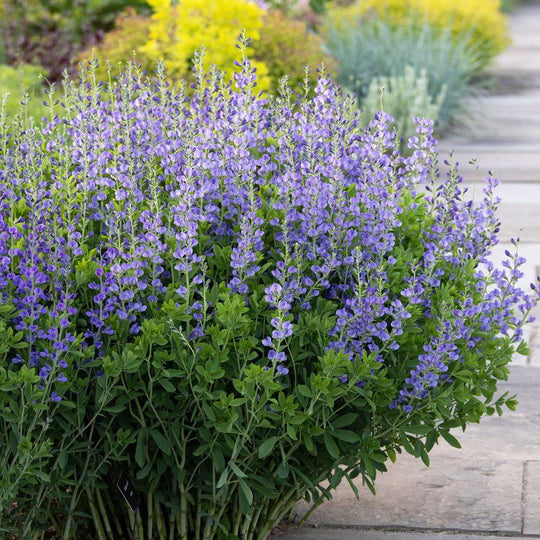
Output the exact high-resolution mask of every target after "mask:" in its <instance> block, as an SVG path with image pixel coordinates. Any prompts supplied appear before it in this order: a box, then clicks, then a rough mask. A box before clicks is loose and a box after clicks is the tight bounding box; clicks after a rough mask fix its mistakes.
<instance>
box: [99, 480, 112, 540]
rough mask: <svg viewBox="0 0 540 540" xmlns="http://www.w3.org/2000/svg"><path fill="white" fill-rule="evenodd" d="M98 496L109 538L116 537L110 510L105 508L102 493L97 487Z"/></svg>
mask: <svg viewBox="0 0 540 540" xmlns="http://www.w3.org/2000/svg"><path fill="white" fill-rule="evenodd" d="M96 497H97V503H98V507H99V511H100V512H101V515H102V516H103V522H104V524H105V531H106V532H107V536H108V538H114V534H113V531H112V527H111V524H110V522H109V518H108V512H107V510H106V509H105V505H104V504H103V499H102V498H101V493H100V490H99V489H96Z"/></svg>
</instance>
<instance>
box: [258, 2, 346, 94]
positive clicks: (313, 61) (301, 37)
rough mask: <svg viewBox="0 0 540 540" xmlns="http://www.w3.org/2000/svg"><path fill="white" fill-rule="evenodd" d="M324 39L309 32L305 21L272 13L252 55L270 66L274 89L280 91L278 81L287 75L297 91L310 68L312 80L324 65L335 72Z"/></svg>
mask: <svg viewBox="0 0 540 540" xmlns="http://www.w3.org/2000/svg"><path fill="white" fill-rule="evenodd" d="M323 46H324V44H323V42H322V40H321V38H320V37H319V36H318V35H316V34H314V33H313V32H308V29H307V27H306V25H305V24H304V23H303V22H300V21H295V20H292V19H290V18H288V17H287V16H286V15H284V14H283V13H282V12H280V11H277V10H271V11H268V12H266V13H265V15H264V26H263V28H262V29H261V33H260V39H259V40H257V41H255V42H254V44H253V55H254V57H255V58H257V59H258V60H260V61H262V62H263V63H264V64H265V65H266V66H267V67H268V73H269V76H270V77H271V79H272V82H271V89H272V90H274V91H275V90H277V88H278V87H279V80H280V79H281V78H282V77H283V76H284V75H288V77H289V84H290V86H291V88H298V84H299V83H301V82H302V81H303V80H304V68H305V67H306V66H309V67H310V68H311V80H312V81H313V80H315V79H316V78H317V74H316V68H317V67H319V66H320V65H321V64H325V66H326V68H327V71H328V72H329V73H332V72H334V71H335V63H334V62H333V59H332V58H331V57H330V56H329V55H328V54H325V51H324V50H323Z"/></svg>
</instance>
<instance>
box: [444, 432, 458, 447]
mask: <svg viewBox="0 0 540 540" xmlns="http://www.w3.org/2000/svg"><path fill="white" fill-rule="evenodd" d="M440 433H441V437H442V438H443V439H444V440H445V441H446V442H447V443H448V444H449V445H450V446H453V447H454V448H461V443H460V442H459V441H458V440H457V439H456V438H455V437H454V436H453V435H452V434H451V433H450V432H448V431H446V430H441V431H440Z"/></svg>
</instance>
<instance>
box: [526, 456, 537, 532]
mask: <svg viewBox="0 0 540 540" xmlns="http://www.w3.org/2000/svg"><path fill="white" fill-rule="evenodd" d="M524 490H525V498H524V501H523V502H524V508H523V511H524V514H523V517H524V526H523V533H524V534H535V535H540V461H528V462H527V463H525V486H524Z"/></svg>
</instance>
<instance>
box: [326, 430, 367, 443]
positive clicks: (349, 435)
mask: <svg viewBox="0 0 540 540" xmlns="http://www.w3.org/2000/svg"><path fill="white" fill-rule="evenodd" d="M332 435H333V436H334V437H335V438H336V439H339V440H340V441H345V442H350V443H355V442H358V441H359V440H360V435H358V433H355V432H354V431H350V430H346V429H336V430H334V431H333V432H332Z"/></svg>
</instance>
